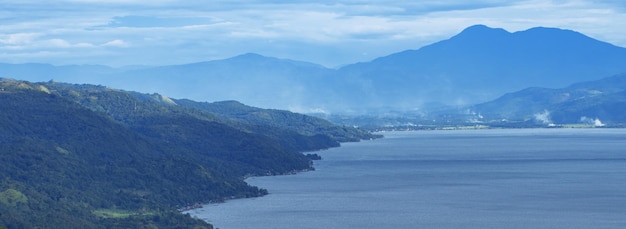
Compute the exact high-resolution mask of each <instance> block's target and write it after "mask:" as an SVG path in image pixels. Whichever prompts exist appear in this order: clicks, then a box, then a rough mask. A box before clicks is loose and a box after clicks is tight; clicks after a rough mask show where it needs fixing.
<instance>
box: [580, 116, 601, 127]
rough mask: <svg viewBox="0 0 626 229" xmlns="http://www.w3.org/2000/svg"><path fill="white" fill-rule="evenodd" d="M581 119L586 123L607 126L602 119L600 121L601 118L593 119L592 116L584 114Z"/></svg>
mask: <svg viewBox="0 0 626 229" xmlns="http://www.w3.org/2000/svg"><path fill="white" fill-rule="evenodd" d="M580 121H581V122H582V123H586V124H589V125H593V126H596V127H600V126H605V124H604V123H602V121H600V119H599V118H595V119H592V118H587V117H586V116H582V117H580Z"/></svg>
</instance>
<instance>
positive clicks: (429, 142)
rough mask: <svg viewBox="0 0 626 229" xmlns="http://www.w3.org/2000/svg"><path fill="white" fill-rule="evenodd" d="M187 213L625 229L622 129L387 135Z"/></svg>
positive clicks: (242, 222)
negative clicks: (262, 192)
mask: <svg viewBox="0 0 626 229" xmlns="http://www.w3.org/2000/svg"><path fill="white" fill-rule="evenodd" d="M383 134H384V135H385V138H383V139H377V140H373V141H364V142H360V143H346V144H343V145H342V147H340V148H334V149H330V150H326V151H321V152H318V154H320V155H321V156H322V157H323V160H321V161H316V162H315V168H316V171H312V172H306V173H300V174H297V175H289V176H273V177H253V178H249V179H248V180H247V182H248V183H250V184H251V185H255V186H259V187H262V188H266V189H268V190H269V192H270V194H269V195H267V196H264V197H260V198H250V199H238V200H230V201H227V202H226V203H220V204H209V205H205V206H204V207H203V208H199V209H194V210H191V211H189V212H188V213H190V214H191V215H192V216H194V217H198V218H200V219H204V220H206V221H208V222H209V223H212V224H214V225H215V226H216V227H218V228H222V229H234V228H278V229H280V228H624V227H626V130H625V129H514V130H458V131H415V132H386V133H383Z"/></svg>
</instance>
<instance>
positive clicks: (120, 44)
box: [102, 39, 129, 48]
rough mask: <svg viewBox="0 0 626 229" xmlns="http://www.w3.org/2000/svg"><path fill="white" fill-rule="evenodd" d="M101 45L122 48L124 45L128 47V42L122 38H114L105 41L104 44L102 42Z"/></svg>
mask: <svg viewBox="0 0 626 229" xmlns="http://www.w3.org/2000/svg"><path fill="white" fill-rule="evenodd" d="M102 46H104V47H120V48H124V47H128V46H129V44H128V43H127V42H125V41H123V40H120V39H115V40H112V41H109V42H106V43H104V44H102Z"/></svg>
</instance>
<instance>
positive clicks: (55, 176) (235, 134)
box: [0, 79, 338, 228]
mask: <svg viewBox="0 0 626 229" xmlns="http://www.w3.org/2000/svg"><path fill="white" fill-rule="evenodd" d="M150 98H152V99H150ZM172 101H173V100H169V99H167V98H166V97H163V96H155V95H141V96H140V95H137V94H133V93H130V92H125V91H120V90H114V89H109V88H106V87H101V86H93V85H70V84H62V83H54V82H49V83H29V82H24V81H15V80H9V79H2V80H0V127H1V128H0V160H1V161H3V166H1V167H0V174H2V179H1V180H0V226H5V227H8V228H33V227H35V228H138V227H146V228H151V227H160V228H193V227H200V228H210V227H211V225H208V224H206V223H205V222H203V221H200V220H196V219H192V218H190V217H189V216H186V215H182V214H180V213H179V212H178V211H177V210H176V209H179V208H184V207H187V206H191V205H194V204H197V203H207V202H213V201H223V200H224V199H228V198H240V197H253V196H261V195H264V194H266V193H267V191H266V190H263V189H259V188H257V187H251V186H249V185H247V184H246V183H245V182H243V180H242V178H243V177H245V176H248V175H267V174H284V173H291V172H293V171H301V170H307V169H311V167H310V166H311V161H310V159H309V158H307V157H306V156H305V155H303V154H302V153H300V152H302V151H304V150H314V149H324V148H328V147H334V146H337V145H338V143H337V140H336V138H334V137H331V136H329V135H327V134H326V133H322V132H320V133H315V132H311V133H310V135H304V134H300V133H298V132H296V131H294V130H289V129H284V128H279V127H277V126H272V125H268V124H267V123H265V124H255V123H251V122H241V121H236V120H226V119H224V118H223V117H221V115H216V114H213V113H210V112H207V111H203V110H199V109H195V108H191V107H183V106H179V105H176V104H175V103H172ZM261 130H265V131H264V132H271V133H274V134H259V132H263V131H261ZM285 136H288V138H287V139H290V140H289V141H288V142H289V143H290V144H285V140H279V139H277V138H276V137H285Z"/></svg>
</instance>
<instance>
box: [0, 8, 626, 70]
mask: <svg viewBox="0 0 626 229" xmlns="http://www.w3.org/2000/svg"><path fill="white" fill-rule="evenodd" d="M4 4H5V6H4V9H0V19H1V20H3V21H4V22H5V23H3V26H2V27H0V51H5V52H7V53H8V55H10V54H11V53H15V55H17V54H18V53H17V51H19V50H29V52H35V51H41V52H45V51H50V50H52V49H66V50H64V51H66V52H69V53H67V54H64V56H63V57H67V56H71V55H72V54H73V55H75V57H74V58H72V60H82V61H100V60H115V61H126V62H128V64H172V62H174V63H182V62H194V61H204V60H208V59H212V58H225V57H229V56H233V55H237V54H240V53H244V52H262V54H265V55H269V56H277V57H282V58H292V59H299V60H308V61H312V62H317V63H321V64H325V65H328V66H336V65H340V64H347V63H353V62H357V61H367V60H370V59H372V58H374V57H378V56H381V55H387V54H390V53H393V52H398V51H402V50H406V49H417V48H419V47H421V46H423V45H427V44H430V43H432V42H435V41H438V40H442V39H446V38H448V37H450V36H453V35H454V34H456V33H458V32H460V31H461V30H462V29H463V28H465V27H467V26H470V25H473V24H486V25H488V26H491V27H501V28H504V29H507V30H509V31H518V30H525V29H528V28H531V27H535V26H547V27H561V28H565V29H572V30H576V31H579V32H582V33H585V34H587V35H590V36H592V37H594V38H597V39H600V40H605V41H608V42H611V43H614V44H617V45H621V46H626V30H624V29H623V28H626V14H625V13H624V12H626V3H622V2H617V1H610V0H606V1H599V0H514V1H506V0H478V1H468V0H450V1H436V0H424V1H388V0H378V1H376V0H374V1H354V0H340V1H335V2H333V3H326V2H318V3H315V2H311V1H307V2H306V3H303V1H283V0H270V1H260V0H257V1H255V0H253V1H211V2H210V3H207V2H199V1H173V0H172V1H169V0H161V1H149V3H145V1H139V0H113V1H100V0H64V1H62V2H61V3H57V4H41V3H39V1H21V0H20V1H12V0H9V1H8V2H5V3H4ZM131 44H132V45H131ZM120 47H124V48H125V49H119V48H120ZM84 48H92V49H102V50H100V51H101V52H98V53H105V54H106V55H117V56H118V57H119V58H94V57H93V56H90V58H80V57H81V56H84V55H87V53H86V52H84V51H82V49H84ZM9 51H11V52H9ZM126 51H127V53H123V52H126ZM51 53H55V52H51ZM91 53H92V52H90V55H91ZM173 53H178V54H179V55H176V57H175V58H159V56H161V57H163V56H168V57H172V56H173V55H172V54H173ZM363 53H367V55H364V54H363ZM147 55H150V56H147ZM107 57H110V56H107ZM124 58H125V59H124ZM4 60H8V58H6V55H5V56H3V57H0V62H2V61H4ZM138 60H145V61H172V62H168V63H165V62H150V63H137V62H136V61H138ZM24 61H29V60H26V59H24ZM48 61H63V59H60V58H51V59H50V60H48ZM67 61H69V60H67ZM102 64H110V63H102Z"/></svg>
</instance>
